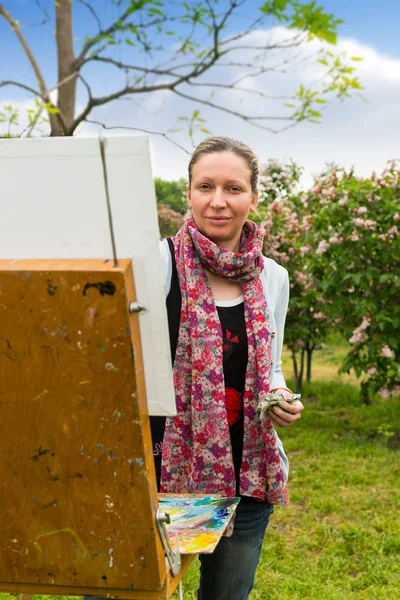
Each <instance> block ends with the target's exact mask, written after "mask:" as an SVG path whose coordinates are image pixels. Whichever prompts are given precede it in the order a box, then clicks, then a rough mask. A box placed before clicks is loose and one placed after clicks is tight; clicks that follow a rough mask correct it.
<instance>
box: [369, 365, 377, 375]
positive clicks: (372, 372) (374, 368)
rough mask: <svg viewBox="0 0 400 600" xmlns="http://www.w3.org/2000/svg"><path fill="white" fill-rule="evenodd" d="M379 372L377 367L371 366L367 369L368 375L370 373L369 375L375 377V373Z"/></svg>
mask: <svg viewBox="0 0 400 600" xmlns="http://www.w3.org/2000/svg"><path fill="white" fill-rule="evenodd" d="M377 372H378V371H377V370H376V367H370V368H369V369H368V371H367V375H368V377H373V376H374V375H376V374H377Z"/></svg>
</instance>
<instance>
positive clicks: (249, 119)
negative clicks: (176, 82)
mask: <svg viewBox="0 0 400 600" xmlns="http://www.w3.org/2000/svg"><path fill="white" fill-rule="evenodd" d="M171 91H172V92H174V94H176V95H177V96H181V98H186V100H191V101H192V102H199V103H200V104H204V105H205V106H210V107H211V108H216V109H217V110H222V111H223V112H225V113H228V114H230V115H233V116H235V117H239V118H240V119H242V120H243V121H246V122H247V123H250V124H251V125H255V123H253V122H252V121H293V118H292V117H257V116H249V115H244V114H242V113H239V112H237V111H235V110H231V109H229V108H226V107H224V106H218V104H214V102H210V100H203V99H202V98H194V97H193V96H189V95H188V94H184V93H182V92H179V91H178V90H176V89H172V90H171ZM257 127H261V125H257ZM262 129H268V131H273V130H272V129H269V128H266V127H262Z"/></svg>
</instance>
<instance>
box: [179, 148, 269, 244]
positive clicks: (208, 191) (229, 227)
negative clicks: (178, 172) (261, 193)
mask: <svg viewBox="0 0 400 600" xmlns="http://www.w3.org/2000/svg"><path fill="white" fill-rule="evenodd" d="M218 146H220V147H222V148H228V147H229V146H227V145H226V144H225V145H223V144H222V143H221V142H219V144H215V143H214V144H211V143H208V144H207V140H206V142H203V144H202V145H200V146H199V147H198V149H197V150H196V151H195V153H194V154H193V156H192V160H191V162H190V164H189V185H188V189H187V201H188V205H189V207H190V209H191V211H192V215H193V218H194V221H195V223H196V225H197V227H198V229H199V230H200V231H201V232H202V233H203V235H205V236H206V237H208V238H209V239H211V240H213V241H214V242H215V243H217V244H218V245H219V246H221V247H222V248H225V249H227V250H231V251H232V252H238V250H239V241H240V235H241V231H242V227H243V225H244V223H245V222H246V220H247V217H248V215H249V212H250V211H251V210H254V209H255V207H256V206H257V201H258V191H257V186H256V183H255V182H256V181H257V175H258V166H257V163H256V162H255V161H254V158H253V157H252V155H251V154H252V153H250V152H248V151H247V152H246V151H244V148H243V145H242V144H238V143H233V142H232V143H231V144H230V146H231V148H232V149H225V150H224V151H218V150H217V149H216V148H218ZM235 150H236V152H237V150H239V151H240V154H237V153H236V152H235ZM253 156H254V155H253Z"/></svg>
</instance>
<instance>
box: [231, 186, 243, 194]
mask: <svg viewBox="0 0 400 600" xmlns="http://www.w3.org/2000/svg"><path fill="white" fill-rule="evenodd" d="M229 189H230V191H231V192H235V193H238V192H241V191H242V190H241V188H240V187H238V186H237V185H231V187H230V188H229Z"/></svg>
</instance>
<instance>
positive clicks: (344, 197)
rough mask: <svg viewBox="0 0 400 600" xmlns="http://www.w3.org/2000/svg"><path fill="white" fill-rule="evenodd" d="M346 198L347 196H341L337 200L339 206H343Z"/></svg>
mask: <svg viewBox="0 0 400 600" xmlns="http://www.w3.org/2000/svg"><path fill="white" fill-rule="evenodd" d="M348 199H349V198H348V196H343V198H341V199H340V200H339V202H338V204H339V206H344V205H345V204H346V202H347V200H348Z"/></svg>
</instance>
